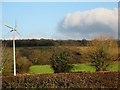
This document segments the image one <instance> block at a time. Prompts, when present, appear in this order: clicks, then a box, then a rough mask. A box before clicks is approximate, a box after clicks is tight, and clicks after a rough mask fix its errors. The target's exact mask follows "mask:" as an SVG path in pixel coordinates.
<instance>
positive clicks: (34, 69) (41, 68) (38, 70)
mask: <svg viewBox="0 0 120 90" xmlns="http://www.w3.org/2000/svg"><path fill="white" fill-rule="evenodd" d="M73 65H74V66H73V68H72V70H71V72H95V68H94V67H92V66H90V64H73ZM119 67H120V63H119V64H118V63H112V64H110V66H109V67H108V68H107V71H112V72H114V71H118V70H120V68H119ZM29 73H30V74H44V73H54V71H53V69H52V68H51V67H50V65H33V66H31V67H30V68H29Z"/></svg>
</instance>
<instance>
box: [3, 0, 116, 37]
mask: <svg viewBox="0 0 120 90" xmlns="http://www.w3.org/2000/svg"><path fill="white" fill-rule="evenodd" d="M117 5H118V3H117V2H106V3H105V2H84V3H83V2H39V3H38V2H36V3H35V2H34V3H33V2H16V3H15V2H14V3H13V2H4V3H3V4H2V19H3V23H6V24H8V25H10V26H12V27H14V23H15V19H16V20H17V29H18V32H19V33H20V34H21V36H18V35H16V37H17V38H37V39H38V38H45V39H83V38H84V39H92V38H94V37H96V36H98V35H109V36H113V37H115V38H117V35H118V21H117V20H118V10H117V8H118V7H117ZM8 32H9V29H8V28H6V27H3V35H2V36H3V39H6V38H7V39H10V38H12V35H11V34H10V33H8Z"/></svg>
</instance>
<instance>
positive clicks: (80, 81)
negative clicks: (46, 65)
mask: <svg viewBox="0 0 120 90" xmlns="http://www.w3.org/2000/svg"><path fill="white" fill-rule="evenodd" d="M118 83H119V81H118V72H95V73H90V72H89V73H88V72H87V73H85V72H83V73H56V74H33V75H24V74H23V75H17V76H16V77H14V76H3V77H2V88H3V90H5V89H6V88H20V89H24V88H28V89H30V88H33V89H34V88H36V90H37V89H39V88H59V89H60V88H117V87H118V86H119V85H118ZM60 90H61V89H60Z"/></svg>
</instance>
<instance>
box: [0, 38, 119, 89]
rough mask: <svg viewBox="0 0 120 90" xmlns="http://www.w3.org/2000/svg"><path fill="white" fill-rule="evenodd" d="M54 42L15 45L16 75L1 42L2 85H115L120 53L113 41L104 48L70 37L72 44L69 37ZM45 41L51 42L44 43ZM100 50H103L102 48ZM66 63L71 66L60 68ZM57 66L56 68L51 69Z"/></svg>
mask: <svg viewBox="0 0 120 90" xmlns="http://www.w3.org/2000/svg"><path fill="white" fill-rule="evenodd" d="M34 41H35V40H34ZM19 42H20V41H19ZM30 42H31V41H30ZM42 42H43V41H42ZM52 42H53V41H52ZM56 42H57V44H56V45H54V44H51V43H50V42H49V43H48V41H47V43H46V42H45V44H44V45H46V46H44V45H43V46H37V45H41V43H39V42H37V44H35V43H33V42H32V44H33V46H32V45H30V46H26V44H25V45H23V46H22V44H20V45H21V46H17V47H16V66H17V76H16V77H14V76H13V57H12V54H13V53H12V47H11V46H7V45H6V46H3V60H4V61H5V62H4V63H3V67H2V69H3V72H2V75H3V77H2V79H3V83H2V85H3V87H4V88H6V87H8V88H9V87H14V88H16V87H17V88H21V87H22V88H25V87H27V88H43V87H46V88H71V87H72V88H76V87H78V88H80V87H83V88H84V87H93V88H94V87H117V82H116V81H117V79H118V78H117V75H118V70H120V68H119V67H120V63H119V55H120V54H119V52H118V48H116V47H113V46H114V45H112V47H111V48H110V49H109V48H107V49H108V50H106V47H105V48H104V49H103V50H101V48H99V47H101V46H100V45H97V48H95V46H93V45H91V46H89V45H80V44H78V41H77V45H74V44H73V43H74V41H72V42H73V43H72V44H70V42H71V41H70V42H69V41H67V43H64V42H66V41H63V42H62V45H60V44H58V41H56ZM16 43H17V42H16ZM22 43H23V42H22ZM24 43H25V42H24ZM95 43H96V42H95ZM27 44H28V43H27ZM34 44H35V45H36V46H34ZM48 44H51V45H50V46H48ZM64 44H65V45H64ZM101 44H102V43H101ZM105 44H106V43H105ZM3 45H4V44H3ZM103 46H104V43H103ZM102 48H103V47H102ZM95 50H96V51H95ZM99 50H100V51H99ZM104 50H106V51H105V52H104ZM94 52H95V53H94ZM101 52H102V53H101ZM106 52H107V53H106ZM94 57H95V58H94ZM96 57H97V59H96ZM91 60H94V61H91ZM97 60H98V61H97ZM99 60H101V61H99ZM96 61H97V62H96ZM67 65H71V66H72V68H68V67H67V69H66V70H64V69H65V68H66V66H67ZM107 65H108V66H107ZM96 66H99V67H100V69H99V71H97V68H99V67H96ZM56 67H57V69H56ZM61 67H63V68H61ZM58 69H59V71H58V72H57V71H56V72H55V70H58ZM60 70H61V71H60ZM114 77H115V78H114ZM16 80H17V81H16ZM11 82H12V83H11ZM104 82H105V83H104ZM113 82H114V84H113Z"/></svg>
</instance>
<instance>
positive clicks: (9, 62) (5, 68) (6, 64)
mask: <svg viewBox="0 0 120 90" xmlns="http://www.w3.org/2000/svg"><path fill="white" fill-rule="evenodd" d="M11 52H12V50H11V49H10V48H7V47H6V44H3V45H2V62H1V66H2V68H1V70H2V74H3V75H6V74H7V75H8V74H10V73H12V72H13V57H12V53H11Z"/></svg>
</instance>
